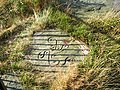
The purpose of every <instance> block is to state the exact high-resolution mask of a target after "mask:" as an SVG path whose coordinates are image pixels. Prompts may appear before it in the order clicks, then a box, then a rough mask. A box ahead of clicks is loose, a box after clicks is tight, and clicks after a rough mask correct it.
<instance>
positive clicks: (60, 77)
mask: <svg viewBox="0 0 120 90" xmlns="http://www.w3.org/2000/svg"><path fill="white" fill-rule="evenodd" d="M76 75H78V70H77V67H76V65H73V66H69V67H68V70H67V71H66V72H59V73H58V74H57V78H56V80H55V81H54V82H53V84H52V87H51V90H65V89H66V88H67V84H68V82H69V83H70V82H71V79H73V78H74V77H76Z"/></svg>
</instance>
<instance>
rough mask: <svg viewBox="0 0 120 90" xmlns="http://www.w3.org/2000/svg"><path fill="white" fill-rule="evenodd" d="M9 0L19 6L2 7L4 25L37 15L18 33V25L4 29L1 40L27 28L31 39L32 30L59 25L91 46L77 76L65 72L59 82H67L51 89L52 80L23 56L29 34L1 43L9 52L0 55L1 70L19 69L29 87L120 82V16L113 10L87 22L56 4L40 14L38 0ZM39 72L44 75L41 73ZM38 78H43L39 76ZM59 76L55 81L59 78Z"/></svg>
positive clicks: (91, 88) (89, 87) (89, 88)
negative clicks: (62, 10) (14, 27)
mask: <svg viewBox="0 0 120 90" xmlns="http://www.w3.org/2000/svg"><path fill="white" fill-rule="evenodd" d="M10 1H11V3H9V2H7V3H6V4H5V6H6V5H8V6H9V7H11V4H12V5H13V6H14V5H15V6H16V5H17V8H16V9H15V8H13V7H11V10H12V11H11V12H9V11H10V10H7V11H4V9H5V7H3V8H2V10H3V12H2V13H3V19H2V25H5V26H3V28H8V27H10V26H11V25H12V24H13V23H17V22H16V19H17V18H19V19H18V20H20V18H22V19H24V18H27V17H29V15H30V17H31V15H32V16H34V17H33V19H34V20H32V21H30V22H29V21H28V22H27V23H30V24H29V25H28V26H25V27H24V29H23V28H20V30H21V29H22V30H23V31H21V32H20V33H18V30H17V29H5V30H3V31H1V32H0V40H2V42H4V41H3V40H5V39H8V38H10V37H12V36H14V34H13V33H17V35H15V36H21V35H22V34H23V33H24V32H27V34H28V38H27V39H28V40H30V38H31V35H32V33H33V32H34V30H36V29H38V28H41V29H43V28H59V29H61V31H64V32H66V33H68V34H69V35H71V36H72V37H74V38H75V39H77V40H81V41H83V42H85V43H86V45H88V46H89V48H90V54H89V56H88V58H86V59H85V61H84V63H80V64H79V65H78V68H77V69H78V72H77V73H76V74H75V76H73V77H72V75H71V73H72V72H70V73H69V74H64V75H66V76H65V77H64V78H65V79H64V80H66V81H64V80H62V77H61V78H59V79H61V81H60V83H62V84H64V83H65V84H64V85H62V84H61V87H59V83H57V86H54V85H56V84H53V85H52V87H54V89H52V88H51V84H50V83H51V82H50V83H48V82H46V81H44V80H43V81H42V80H41V77H42V76H38V77H37V75H38V73H36V72H34V70H33V69H32V64H31V63H30V62H24V61H23V58H22V57H23V55H24V53H25V50H26V48H27V46H28V45H29V43H30V42H29V41H28V42H26V41H25V39H26V38H15V39H13V40H11V42H12V43H11V44H9V43H6V42H5V43H4V44H0V50H1V51H0V58H1V56H2V55H3V54H5V53H6V52H9V53H8V56H7V57H5V58H2V59H0V63H1V62H2V66H0V73H1V74H5V73H7V72H9V71H10V70H13V71H19V70H20V71H21V73H20V78H19V79H20V81H21V84H22V85H23V86H24V87H25V89H26V90H30V89H31V90H49V89H50V88H51V89H52V90H55V88H57V89H56V90H58V89H59V88H62V87H63V88H64V89H63V90H75V89H78V90H81V89H82V90H99V89H100V90H104V89H105V88H106V87H107V88H109V89H110V88H112V89H114V88H115V87H117V86H115V85H116V83H120V82H119V81H120V80H119V79H120V69H119V68H120V31H119V30H118V27H120V18H118V17H114V15H113V14H111V15H113V17H111V16H107V14H106V15H103V16H105V17H99V18H95V17H93V18H92V19H89V20H86V21H85V22H86V23H87V24H86V23H84V22H83V21H78V20H77V19H75V18H74V17H69V16H68V15H67V14H66V13H63V12H61V11H59V10H58V9H56V8H54V7H53V8H51V7H50V8H49V10H48V11H47V10H45V11H43V12H42V11H41V12H40V14H39V11H38V3H39V2H38V1H37V3H36V2H29V3H28V2H27V1H25V0H22V2H23V4H22V3H21V2H20V0H18V1H16V2H15V1H13V0H10ZM30 3H31V4H30ZM31 5H32V9H30V10H28V12H27V13H25V12H26V9H28V7H30V6H31ZM33 9H34V10H33ZM32 10H33V11H32ZM34 11H35V12H34ZM9 14H10V16H9V17H7V16H6V17H7V18H6V17H5V15H9ZM27 14H29V15H27ZM12 15H13V16H17V18H15V17H13V18H12ZM5 18H6V19H5ZM20 21H21V20H20ZM9 23H11V25H9ZM20 30H19V31H20ZM5 41H6V40H5ZM8 47H9V48H8ZM9 49H10V51H9ZM8 64H9V66H8ZM32 70H33V71H32ZM73 73H74V72H73ZM39 74H40V75H42V74H41V73H39ZM67 75H68V76H67ZM61 76H62V75H61ZM69 76H70V77H69ZM39 78H40V80H38V79H39ZM59 79H58V80H56V81H59ZM56 81H55V82H56ZM53 82H54V81H53ZM110 84H113V85H110Z"/></svg>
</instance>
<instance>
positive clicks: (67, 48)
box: [25, 29, 89, 71]
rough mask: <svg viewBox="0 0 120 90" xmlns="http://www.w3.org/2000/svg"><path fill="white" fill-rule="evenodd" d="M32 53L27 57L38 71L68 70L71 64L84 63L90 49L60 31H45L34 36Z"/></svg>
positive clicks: (31, 46)
mask: <svg viewBox="0 0 120 90" xmlns="http://www.w3.org/2000/svg"><path fill="white" fill-rule="evenodd" d="M30 48H31V49H30V51H31V53H28V55H26V56H25V58H26V60H27V61H29V62H31V63H32V64H33V67H34V68H35V69H36V70H40V71H58V70H57V69H58V68H57V67H59V68H62V69H63V70H66V67H68V66H69V65H70V64H72V63H74V64H78V63H79V62H82V61H84V57H85V56H87V54H88V52H89V49H88V48H87V47H86V46H85V44H84V43H83V42H80V41H77V40H74V39H73V38H72V37H70V36H69V35H68V34H66V33H64V32H62V31H60V30H54V29H52V30H43V31H40V32H36V33H35V34H34V35H33V41H32V43H31V45H30Z"/></svg>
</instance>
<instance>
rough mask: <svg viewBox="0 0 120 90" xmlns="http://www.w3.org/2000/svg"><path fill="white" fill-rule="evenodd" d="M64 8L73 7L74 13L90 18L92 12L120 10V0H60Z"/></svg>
mask: <svg viewBox="0 0 120 90" xmlns="http://www.w3.org/2000/svg"><path fill="white" fill-rule="evenodd" d="M59 1H60V3H61V4H62V6H63V7H64V8H71V10H72V14H74V15H75V16H78V17H80V18H83V19H84V18H88V16H91V15H92V14H101V13H106V12H107V11H109V10H114V11H117V12H118V11H120V0H59Z"/></svg>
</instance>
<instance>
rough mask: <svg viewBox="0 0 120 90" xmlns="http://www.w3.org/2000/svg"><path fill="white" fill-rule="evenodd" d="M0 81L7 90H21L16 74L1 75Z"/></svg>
mask: <svg viewBox="0 0 120 90" xmlns="http://www.w3.org/2000/svg"><path fill="white" fill-rule="evenodd" d="M1 80H2V81H3V83H4V85H5V87H6V88H7V90H23V88H22V86H21V84H20V81H19V79H18V76H17V75H16V74H13V73H9V74H5V75H2V77H1Z"/></svg>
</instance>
